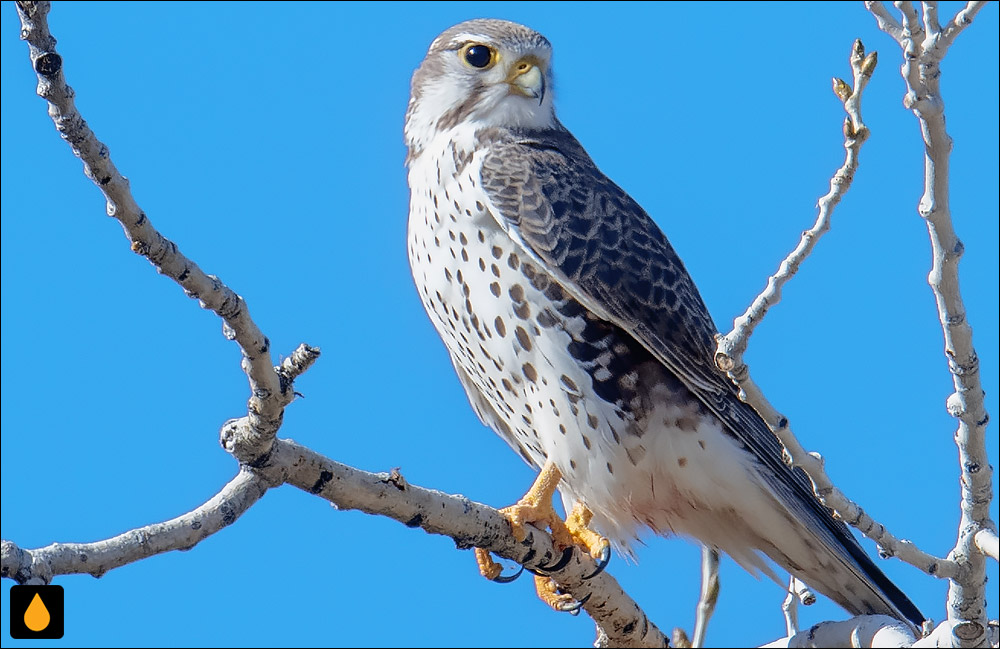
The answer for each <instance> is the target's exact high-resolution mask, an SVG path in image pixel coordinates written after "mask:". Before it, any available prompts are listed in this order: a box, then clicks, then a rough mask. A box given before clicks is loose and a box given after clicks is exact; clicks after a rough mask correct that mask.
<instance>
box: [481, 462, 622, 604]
mask: <svg viewBox="0 0 1000 649" xmlns="http://www.w3.org/2000/svg"><path fill="white" fill-rule="evenodd" d="M561 479H562V474H561V473H560V471H559V469H558V468H556V466H555V465H554V464H553V463H552V462H546V463H545V466H544V467H542V471H541V473H539V474H538V478H536V479H535V483H534V484H533V485H532V486H531V489H529V490H528V493H526V494H525V495H524V497H523V498H521V500H519V501H518V502H517V504H516V505H511V506H510V507H505V508H503V509H501V510H500V513H501V514H503V515H504V517H505V518H507V520H509V521H510V526H511V530H512V532H513V534H514V538H516V539H517V540H518V541H523V540H524V539H525V538H527V531H526V530H525V529H524V526H525V525H536V526H538V527H541V528H542V529H545V528H548V529H549V530H550V531H551V532H552V541H553V544H554V545H555V547H556V549H557V550H562V549H566V548H569V547H572V546H574V545H575V546H578V547H580V548H582V549H584V550H586V551H587V552H588V553H589V554H590V556H591V557H593V558H594V559H595V560H596V561H597V570H595V571H594V572H593V573H591V574H590V575H588V576H587V577H586V578H587V579H589V578H590V577H593V576H595V575H597V574H598V573H600V572H601V571H602V570H604V567H605V566H606V565H607V564H608V560H609V558H610V556H611V554H610V549H611V546H610V544H609V543H608V540H607V539H605V538H604V537H602V536H601V535H600V534H597V533H596V532H594V531H593V530H591V529H589V528H588V527H587V525H588V524H589V523H590V519H591V517H592V516H593V514H592V513H591V511H590V510H589V509H587V508H586V507H585V506H583V505H582V504H580V503H577V504H576V506H574V507H573V511H572V512H571V513H570V515H569V517H568V518H567V519H566V522H563V520H562V519H561V518H559V515H558V514H556V512H555V509H554V508H553V507H552V496H553V494H554V493H555V490H556V487H558V486H559V481H560V480H561ZM476 562H477V563H478V564H479V572H480V573H481V574H482V575H483V576H484V577H486V578H487V579H489V580H491V581H502V582H506V581H513V580H514V579H516V578H517V575H514V576H512V577H501V576H500V573H501V567H500V564H498V563H497V562H496V561H494V560H493V558H492V557H491V556H490V553H489V552H488V551H486V550H483V549H481V548H476ZM518 574H520V573H518ZM535 589H536V590H537V592H538V597H539V598H541V600H542V601H543V602H545V603H546V604H548V605H549V606H551V607H552V608H554V609H556V610H557V611H568V612H571V613H576V612H577V611H579V609H580V606H582V603H580V602H576V601H575V600H574V599H573V597H572V596H571V595H569V594H567V593H563V592H561V591H560V590H559V587H558V585H556V583H555V582H554V581H552V580H551V579H549V578H547V577H535Z"/></svg>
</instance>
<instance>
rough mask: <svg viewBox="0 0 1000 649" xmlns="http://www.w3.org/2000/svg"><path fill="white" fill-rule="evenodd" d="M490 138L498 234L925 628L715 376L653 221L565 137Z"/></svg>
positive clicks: (704, 330) (702, 323)
mask: <svg viewBox="0 0 1000 649" xmlns="http://www.w3.org/2000/svg"><path fill="white" fill-rule="evenodd" d="M492 135H494V136H497V137H494V138H493V140H492V141H491V146H490V149H489V152H488V153H487V154H486V156H485V157H484V158H483V164H482V172H481V176H482V183H483V188H484V190H485V192H486V194H487V197H488V198H489V201H490V202H491V203H492V205H491V206H490V208H491V211H492V212H493V215H494V218H496V219H497V221H498V223H499V224H500V226H501V227H502V228H503V229H504V230H505V231H506V232H507V233H508V234H509V235H510V236H511V238H512V239H514V240H515V241H516V242H518V244H519V245H520V246H521V247H522V248H523V249H524V251H525V252H526V253H527V254H528V255H529V256H530V257H531V258H533V259H534V260H535V262H536V263H537V264H539V265H540V266H541V267H542V268H544V269H545V270H546V271H547V272H549V273H550V274H551V275H553V276H554V277H555V278H556V279H557V280H558V281H559V282H560V283H561V284H562V285H563V287H564V288H565V289H566V290H567V291H568V292H569V293H570V294H571V295H572V296H573V297H574V298H575V299H576V300H578V301H579V302H580V303H581V304H583V305H584V306H585V307H586V308H587V309H589V310H591V311H592V312H593V313H595V314H596V315H597V316H599V317H601V318H603V319H605V320H607V321H608V322H611V323H614V324H615V325H617V326H618V327H620V328H621V329H622V330H623V331H625V332H627V333H628V334H630V335H631V336H633V337H634V338H635V339H636V340H637V341H638V342H639V343H640V344H642V345H643V346H644V347H645V348H646V349H648V350H649V351H650V353H652V354H653V355H654V356H655V357H656V358H658V359H659V360H660V362H662V363H663V364H664V366H666V367H667V368H668V369H669V370H670V371H671V372H673V373H674V374H675V375H676V376H677V377H678V378H679V379H680V380H681V381H682V382H683V383H684V384H685V385H686V386H687V387H688V388H689V389H690V390H691V392H692V393H693V394H694V395H695V396H696V397H697V398H698V399H699V400H700V401H701V402H702V403H704V404H705V406H707V407H708V408H709V409H710V410H711V411H713V412H714V413H715V414H716V415H717V416H718V417H719V419H720V421H722V422H723V424H724V425H725V427H726V428H727V430H728V432H729V433H730V434H731V435H732V436H733V437H734V438H735V439H736V440H738V442H739V443H740V444H741V445H742V446H743V447H745V448H746V449H748V450H749V451H750V452H751V453H753V455H754V456H755V457H756V458H758V459H759V461H760V463H761V465H762V466H761V469H762V470H761V471H760V475H761V477H762V478H763V479H764V480H765V481H766V482H767V483H768V485H769V486H770V488H771V490H772V491H773V493H774V494H775V495H776V496H777V497H778V498H779V499H780V500H781V502H782V503H783V504H784V506H785V507H786V508H788V510H789V511H790V512H792V513H794V514H795V515H796V516H797V517H798V518H799V519H800V520H804V521H810V522H811V523H812V524H810V525H808V526H807V529H808V530H810V531H811V532H812V533H813V534H815V535H816V536H818V537H819V538H820V539H821V540H822V542H823V543H824V545H825V546H826V547H828V548H830V549H831V550H832V551H833V552H834V553H835V554H836V555H837V556H839V557H840V559H841V561H842V562H843V563H844V564H845V565H847V566H848V567H849V568H850V569H851V570H853V571H854V572H855V573H856V574H857V575H858V577H859V578H860V579H861V580H862V581H863V582H864V583H866V584H868V585H869V587H870V588H871V589H872V592H873V593H874V594H875V595H876V596H877V598H878V599H880V600H881V601H883V602H885V603H886V605H887V606H888V608H889V610H890V611H892V610H893V609H895V610H896V611H897V612H900V613H902V614H903V615H904V616H905V617H906V618H907V619H909V620H911V621H913V622H914V623H916V624H918V625H919V623H920V621H922V619H923V616H922V615H921V614H920V612H919V611H918V610H917V609H916V607H915V606H914V605H913V604H912V603H911V602H910V601H909V600H908V599H907V598H906V596H905V595H903V593H902V592H901V591H899V589H898V588H896V586H895V585H894V584H892V582H891V581H889V579H888V578H887V577H885V575H884V574H882V572H881V571H880V570H879V569H878V568H877V567H875V565H874V563H872V561H871V559H870V558H869V557H868V555H867V554H866V553H865V552H864V550H863V549H862V548H861V547H860V545H859V544H858V543H857V541H856V540H855V538H854V537H853V536H852V535H851V533H850V531H849V530H848V529H847V527H846V526H845V525H844V524H843V523H841V522H839V521H836V520H834V519H833V517H832V516H831V514H830V512H829V511H828V510H827V509H826V508H825V507H824V506H823V505H822V504H821V503H820V502H819V501H818V500H817V499H816V498H815V497H814V495H813V492H812V485H811V483H810V481H809V479H808V477H807V476H806V475H805V474H804V473H803V472H802V471H801V470H799V469H795V470H791V469H789V468H788V466H787V465H785V463H784V462H783V461H782V448H781V444H780V442H779V441H778V439H777V438H776V437H775V436H774V434H773V433H771V431H770V430H769V429H768V428H767V425H766V424H765V423H764V422H763V420H762V419H761V418H760V417H759V416H758V415H757V413H756V412H755V411H754V410H753V409H752V408H750V407H749V406H748V405H746V404H745V403H743V402H742V401H740V400H739V398H738V396H737V389H736V387H735V386H734V385H733V384H732V382H730V381H729V379H728V378H727V377H726V376H725V374H723V373H722V372H721V371H719V370H718V369H717V368H716V366H715V363H714V356H715V339H714V336H715V333H716V331H717V330H716V327H715V324H714V322H713V321H712V318H711V316H710V315H709V313H708V309H707V308H706V307H705V304H704V302H703V301H702V299H701V296H700V295H699V293H698V290H697V288H696V287H695V285H694V283H693V281H692V280H691V277H690V275H689V274H688V272H687V270H686V269H685V268H684V265H683V264H682V262H681V260H680V258H679V257H678V256H677V254H676V253H675V252H674V250H673V248H672V247H671V245H670V243H669V242H668V241H667V238H666V237H665V236H664V234H663V232H662V231H661V230H660V228H659V227H658V226H657V225H656V224H655V223H654V222H653V220H652V219H651V218H650V217H649V215H647V214H646V212H645V211H644V210H643V209H642V208H641V207H640V206H639V205H638V203H636V202H635V201H634V200H633V199H632V198H631V197H630V196H629V195H628V194H626V193H625V192H624V191H623V190H622V189H621V188H619V187H618V186H617V185H615V184H614V183H613V182H612V181H611V180H610V179H608V178H607V177H606V176H604V174H602V173H601V172H600V171H599V170H598V169H597V167H596V166H595V165H594V163H593V161H592V160H591V159H590V157H589V156H588V155H587V153H586V151H584V149H583V147H582V146H580V144H579V142H577V141H576V139H575V138H574V137H573V136H572V135H571V134H570V133H569V132H568V131H566V130H564V129H563V130H558V129H557V130H547V131H534V132H520V133H507V134H506V136H498V135H499V134H497V133H494V134H492ZM840 603H841V604H842V605H845V607H846V608H848V610H851V609H852V607H853V608H854V609H858V608H859V605H858V603H857V602H854V603H852V602H844V601H841V602H840ZM854 612H856V613H863V612H871V611H864V610H855V611H854Z"/></svg>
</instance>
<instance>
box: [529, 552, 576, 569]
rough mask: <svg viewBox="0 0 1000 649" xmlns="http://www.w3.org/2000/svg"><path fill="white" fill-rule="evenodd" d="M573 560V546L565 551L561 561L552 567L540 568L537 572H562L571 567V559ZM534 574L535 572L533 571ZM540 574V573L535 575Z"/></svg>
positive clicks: (560, 558)
mask: <svg viewBox="0 0 1000 649" xmlns="http://www.w3.org/2000/svg"><path fill="white" fill-rule="evenodd" d="M572 558H573V546H572V545H571V546H569V547H567V548H566V549H564V550H563V553H562V556H561V557H559V560H558V561H556V562H555V563H553V564H552V565H551V566H538V567H537V568H535V570H540V571H542V572H555V571H556V570H562V569H563V568H565V567H566V566H567V565H569V562H570V559H572ZM532 572H535V571H534V570H532ZM535 574H538V573H535Z"/></svg>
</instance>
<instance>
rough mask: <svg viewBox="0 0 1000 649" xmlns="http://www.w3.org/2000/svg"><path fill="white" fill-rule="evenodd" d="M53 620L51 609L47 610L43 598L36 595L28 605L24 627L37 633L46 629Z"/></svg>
mask: <svg viewBox="0 0 1000 649" xmlns="http://www.w3.org/2000/svg"><path fill="white" fill-rule="evenodd" d="M51 620H52V616H51V615H49V609H47V608H45V603H44V602H42V598H41V597H39V596H38V593H35V596H34V597H33V598H32V599H31V603H30V604H28V609H27V610H26V611H25V612H24V625H25V626H26V627H28V628H29V629H31V630H32V631H34V632H36V633H37V632H39V631H42V630H43V629H45V627H47V626H48V625H49V622H50V621H51Z"/></svg>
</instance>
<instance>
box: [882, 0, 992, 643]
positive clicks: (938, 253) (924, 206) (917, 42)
mask: <svg viewBox="0 0 1000 649" xmlns="http://www.w3.org/2000/svg"><path fill="white" fill-rule="evenodd" d="M984 4H985V3H982V2H970V3H968V4H967V5H966V7H965V9H963V10H962V11H960V12H958V13H957V14H956V15H955V17H954V18H952V19H951V20H950V21H949V22H948V23H947V25H946V26H945V27H944V28H943V31H942V33H941V37H940V38H935V34H934V33H930V34H927V33H925V32H924V30H923V29H921V28H920V27H919V21H918V19H917V12H916V9H914V8H913V6H912V5H911V4H910V3H907V2H899V3H896V6H897V7H898V8H899V9H900V10H901V11H902V15H903V24H904V29H903V32H902V34H901V35H898V34H896V33H895V32H894V31H891V30H887V33H888V34H889V35H890V36H892V37H893V38H894V39H895V40H896V42H897V43H899V45H900V46H901V47H902V48H903V52H904V57H903V66H902V69H901V72H902V75H903V79H904V80H905V81H906V95H905V97H904V100H903V104H904V106H906V107H907V108H909V109H910V110H912V111H913V114H914V115H915V116H916V117H917V121H918V122H919V124H920V132H921V134H922V136H923V141H924V194H923V196H922V197H921V199H920V205H919V207H918V212H919V214H920V216H921V218H923V219H924V220H925V222H926V224H927V231H928V234H929V235H930V240H931V252H932V256H933V263H932V267H931V272H930V274H929V275H928V278H927V281H928V283H929V284H930V286H931V289H932V290H933V292H934V299H935V301H936V303H937V310H938V318H939V319H940V321H941V328H942V331H943V333H944V343H945V349H944V351H945V357H946V358H947V360H948V370H949V371H950V372H951V375H952V380H953V383H954V386H955V392H954V393H953V394H952V395H951V396H950V397H949V398H948V412H949V414H951V415H952V416H953V417H956V418H957V419H958V420H959V423H958V430H957V431H956V432H955V435H954V438H955V442H956V444H957V445H958V452H959V465H960V470H961V486H962V505H961V510H962V519H961V521H960V523H959V529H958V540H957V541H956V543H955V547H954V548H953V549H952V551H951V553H950V554H949V558H950V559H952V560H954V561H955V562H956V563H958V564H959V565H960V568H961V569H960V570H958V571H957V573H956V574H955V575H950V577H951V583H950V587H949V593H948V618H949V620H950V621H952V622H956V624H955V626H954V628H953V634H954V642H955V644H956V646H962V647H972V646H979V645H980V644H982V643H983V642H984V639H985V637H986V629H987V617H986V599H985V596H986V593H985V587H986V562H985V557H984V554H983V552H982V551H980V548H979V546H978V544H977V543H976V541H975V539H976V537H977V535H978V534H979V532H980V531H983V530H988V531H989V532H993V531H994V530H995V529H996V524H995V523H994V522H993V521H992V520H991V519H990V512H989V506H990V502H991V500H992V493H993V486H992V474H993V469H992V467H991V466H990V462H989V457H988V455H987V452H986V437H985V432H986V424H987V422H988V421H989V415H988V414H987V412H986V407H985V404H984V402H983V387H982V383H981V381H980V377H979V358H978V356H977V355H976V351H975V348H974V347H973V345H972V327H971V326H970V325H969V323H968V320H967V319H966V311H965V305H964V304H963V302H962V295H961V289H960V284H959V278H958V262H959V259H960V258H961V256H962V252H963V250H964V246H963V244H962V242H961V241H960V240H959V239H958V236H957V235H956V234H955V230H954V227H953V225H952V221H951V209H950V206H949V190H950V187H949V173H948V165H949V157H950V155H951V148H952V141H951V138H950V137H949V136H948V133H947V132H946V131H945V118H944V101H943V99H942V97H941V88H940V84H941V69H940V65H941V59H942V58H943V57H944V56H945V54H946V53H947V48H948V46H949V45H950V44H951V43H952V42H953V41H954V39H955V37H956V36H957V35H958V33H959V32H960V31H961V30H962V29H964V28H965V27H966V26H968V25H969V24H970V23H971V21H972V19H973V17H974V16H975V15H976V13H977V12H978V11H979V10H980V9H981V8H982V7H983V5H984ZM867 6H868V7H869V9H870V10H871V11H872V13H874V14H875V15H876V18H878V16H879V15H880V13H881V12H882V11H883V9H882V8H881V7H880V5H879V4H878V3H868V5H867ZM924 6H925V16H924V20H925V22H929V23H930V24H933V23H935V22H936V21H937V14H936V3H933V2H927V3H925V5H924ZM927 8H932V9H931V11H932V14H931V15H930V16H928V15H927V14H926V11H927ZM883 22H884V21H883V20H878V24H879V27H880V28H881V27H882V25H883Z"/></svg>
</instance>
